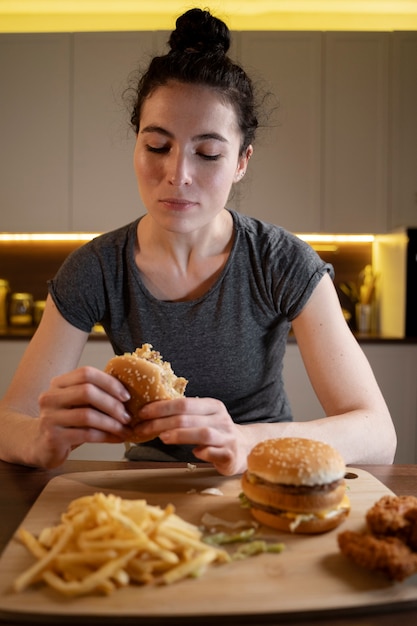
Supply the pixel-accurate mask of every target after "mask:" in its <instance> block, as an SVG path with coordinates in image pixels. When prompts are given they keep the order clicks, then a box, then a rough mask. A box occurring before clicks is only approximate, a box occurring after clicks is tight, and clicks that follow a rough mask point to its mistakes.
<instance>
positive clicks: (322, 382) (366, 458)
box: [279, 275, 397, 464]
mask: <svg viewBox="0 0 417 626" xmlns="http://www.w3.org/2000/svg"><path fill="white" fill-rule="evenodd" d="M293 330H294V334H295V337H296V339H297V343H298V346H299V349H300V352H301V355H302V358H303V361H304V365H305V367H306V370H307V373H308V376H309V378H310V380H311V383H312V386H313V388H314V391H315V393H316V395H317V397H318V399H319V401H320V403H321V405H322V406H323V409H324V411H325V414H326V416H327V417H325V418H322V419H317V420H312V421H307V422H297V421H295V422H291V423H285V424H280V425H279V430H280V433H279V436H303V437H311V438H315V439H320V440H322V441H327V442H328V443H330V444H331V445H333V446H335V447H336V448H337V449H338V450H339V451H340V452H341V453H342V455H343V456H344V458H345V460H346V462H347V463H382V464H384V463H392V462H393V459H394V454H395V449H396V441H397V440H396V434H395V430H394V426H393V423H392V420H391V416H390V414H389V411H388V408H387V406H386V403H385V401H384V398H383V397H382V394H381V391H380V389H379V387H378V385H377V382H376V380H375V377H374V374H373V372H372V369H371V367H370V365H369V363H368V360H367V358H366V356H365V354H364V353H363V351H362V349H361V347H360V346H359V344H358V342H357V341H356V339H355V337H354V336H353V335H352V333H351V331H350V329H349V327H348V326H347V324H346V322H345V320H344V318H343V314H342V311H341V307H340V303H339V300H338V297H337V294H336V291H335V289H334V286H333V284H332V281H331V279H330V277H329V276H328V275H326V276H324V277H323V279H322V280H321V281H320V283H319V285H318V286H317V288H316V289H315V290H314V292H313V294H312V296H311V298H310V300H309V301H308V303H307V305H306V307H305V308H304V310H303V311H302V312H301V314H300V315H299V316H298V317H297V318H296V319H295V320H294V322H293ZM300 393H302V390H301V389H300Z"/></svg>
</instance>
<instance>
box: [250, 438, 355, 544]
mask: <svg viewBox="0 0 417 626" xmlns="http://www.w3.org/2000/svg"><path fill="white" fill-rule="evenodd" d="M345 472H346V467H345V463H344V460H343V458H342V457H341V455H340V454H339V452H338V451H337V450H335V449H334V448H333V447H331V446H330V445H328V444H326V443H324V442H321V441H315V440H312V439H303V438H297V437H287V438H282V439H268V440H266V441H262V442H260V443H258V444H257V445H256V446H255V447H254V448H253V449H252V450H251V452H250V453H249V456H248V469H247V471H246V472H245V473H244V474H243V476H242V490H243V493H244V495H245V497H246V499H247V501H248V502H249V506H250V510H251V513H252V515H253V517H254V518H255V519H256V520H257V521H259V522H261V523H262V524H265V525H267V526H270V527H272V528H275V529H276V530H280V531H285V532H292V533H306V534H312V533H323V532H327V531H329V530H332V529H333V528H336V527H337V526H339V524H341V522H342V521H343V520H344V519H345V518H346V517H347V515H348V514H349V511H350V502H349V499H348V497H347V496H346V493H345V490H346V486H345V480H344V475H345Z"/></svg>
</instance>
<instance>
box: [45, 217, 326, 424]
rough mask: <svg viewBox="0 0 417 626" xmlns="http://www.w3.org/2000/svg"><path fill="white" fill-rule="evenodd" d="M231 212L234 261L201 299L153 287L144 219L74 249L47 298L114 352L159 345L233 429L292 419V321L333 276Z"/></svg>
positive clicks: (289, 240) (292, 240)
mask: <svg viewBox="0 0 417 626" xmlns="http://www.w3.org/2000/svg"><path fill="white" fill-rule="evenodd" d="M230 213H231V215H232V217H233V222H234V234H235V236H234V242H233V246H232V250H231V253H230V256H229V259H228V261H227V263H226V265H225V267H224V269H223V271H222V273H221V275H220V276H219V278H218V279H217V281H216V282H215V284H214V285H213V286H212V287H211V288H210V289H209V291H208V292H207V293H205V294H204V295H203V296H202V297H200V298H198V299H196V300H192V301H186V302H169V301H161V300H158V299H157V298H155V297H154V296H153V295H152V294H151V293H150V292H149V291H148V290H147V288H146V287H145V285H144V283H143V282H142V279H141V275H140V272H139V270H138V268H137V267H136V265H135V261H134V252H135V246H136V229H137V224H138V220H136V221H134V222H132V223H131V224H128V225H126V226H124V227H122V228H120V229H117V230H115V231H112V232H109V233H106V234H104V235H101V236H99V237H97V238H96V239H93V240H92V241H91V242H89V243H87V244H85V245H84V246H82V247H80V248H79V249H77V250H75V251H74V252H73V253H72V254H71V255H70V256H69V257H68V258H67V259H66V260H65V262H64V263H63V265H62V267H61V268H60V270H59V271H58V273H57V275H56V276H55V278H54V279H53V280H52V281H50V283H49V291H50V294H51V296H52V298H53V300H54V302H55V304H56V306H57V307H58V309H59V311H60V312H61V314H62V315H63V316H64V318H65V319H66V320H67V321H68V322H70V323H71V324H73V325H74V326H76V327H77V328H80V329H81V330H83V331H86V332H89V331H90V329H91V328H92V326H93V325H94V324H95V323H97V322H100V323H101V324H102V325H103V326H104V329H105V331H106V333H107V336H108V338H109V340H110V342H111V344H112V346H113V349H114V352H115V353H116V354H123V353H124V352H133V351H134V350H135V349H136V348H137V347H139V346H141V345H142V344H143V343H150V344H152V345H153V347H154V348H155V349H156V350H158V351H159V352H160V353H161V354H162V356H163V358H164V359H165V360H167V361H169V362H170V363H171V364H172V367H173V369H174V371H175V373H176V374H177V375H180V376H185V378H187V379H188V380H189V383H188V386H187V389H186V395H189V396H199V397H206V396H209V397H214V398H218V399H220V400H222V401H223V402H224V404H225V405H226V407H227V409H228V411H229V413H230V415H231V416H232V418H233V420H234V421H235V422H237V423H239V424H248V423H254V422H277V421H290V420H291V419H292V415H291V409H290V406H289V403H288V400H287V396H286V394H285V391H284V386H283V379H282V368H283V357H284V353H285V347H286V342H287V337H288V332H289V329H290V324H291V321H292V320H293V319H294V318H295V317H296V316H297V315H298V314H299V313H300V312H301V310H302V309H303V307H304V306H305V304H306V303H307V301H308V299H309V297H310V296H311V294H312V292H313V290H314V288H315V287H316V286H317V284H318V283H319V281H320V279H321V278H322V276H323V275H324V274H325V273H326V272H329V273H330V274H331V275H333V269H332V267H331V265H329V264H326V263H324V262H323V261H322V260H321V259H320V257H319V256H318V255H317V253H316V252H315V251H314V250H313V249H312V248H311V247H310V246H309V245H308V244H306V243H304V242H303V241H301V240H300V239H299V238H298V237H296V236H294V235H292V234H290V233H289V232H287V231H285V230H284V229H282V228H280V227H278V226H273V225H270V224H266V223H264V222H261V221H259V220H256V219H253V218H250V217H247V216H244V215H241V214H239V213H236V212H235V211H230ZM104 365H105V363H103V367H104Z"/></svg>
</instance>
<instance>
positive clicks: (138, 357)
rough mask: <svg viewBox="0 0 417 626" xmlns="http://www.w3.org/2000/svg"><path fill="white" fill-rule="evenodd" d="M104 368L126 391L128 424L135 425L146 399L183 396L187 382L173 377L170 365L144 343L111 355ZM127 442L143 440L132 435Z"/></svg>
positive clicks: (149, 400) (166, 398)
mask: <svg viewBox="0 0 417 626" xmlns="http://www.w3.org/2000/svg"><path fill="white" fill-rule="evenodd" d="M104 371H105V372H107V373H108V374H111V376H114V377H115V378H117V379H118V380H120V382H121V383H123V385H124V386H125V387H126V389H127V390H128V391H129V393H130V400H128V401H127V402H126V403H125V405H126V409H127V410H128V412H129V414H130V415H131V417H132V420H131V423H130V426H131V427H132V428H135V426H136V425H137V424H138V423H139V421H140V420H139V417H138V412H139V411H140V409H141V408H142V407H143V406H144V405H145V404H148V402H153V401H155V400H170V399H171V398H180V397H182V396H184V392H185V387H186V385H187V383H188V381H187V380H186V379H185V378H182V377H179V376H176V375H175V374H174V372H173V370H172V368H171V364H170V363H168V362H167V361H164V360H163V359H162V357H161V355H160V353H159V352H157V351H156V350H153V349H152V346H151V344H148V343H145V344H143V346H142V347H141V348H137V350H135V352H132V353H125V354H122V355H120V356H114V357H113V358H111V359H110V360H109V361H108V363H107V365H106V367H105V368H104ZM129 441H130V442H134V443H140V442H143V441H146V439H145V440H144V439H138V438H137V437H135V436H134V435H132V438H129Z"/></svg>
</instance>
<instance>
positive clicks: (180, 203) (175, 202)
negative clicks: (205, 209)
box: [160, 198, 196, 211]
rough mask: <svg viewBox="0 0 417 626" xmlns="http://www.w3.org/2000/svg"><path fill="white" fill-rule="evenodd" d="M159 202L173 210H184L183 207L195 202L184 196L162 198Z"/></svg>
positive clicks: (191, 205)
mask: <svg viewBox="0 0 417 626" xmlns="http://www.w3.org/2000/svg"><path fill="white" fill-rule="evenodd" d="M160 202H161V204H163V205H164V206H165V207H167V208H169V209H171V210H174V211H184V210H185V209H190V208H191V207H193V206H195V204H196V203H195V202H194V201H193V200H186V199H184V198H162V199H161V200H160Z"/></svg>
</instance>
